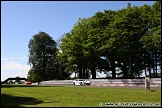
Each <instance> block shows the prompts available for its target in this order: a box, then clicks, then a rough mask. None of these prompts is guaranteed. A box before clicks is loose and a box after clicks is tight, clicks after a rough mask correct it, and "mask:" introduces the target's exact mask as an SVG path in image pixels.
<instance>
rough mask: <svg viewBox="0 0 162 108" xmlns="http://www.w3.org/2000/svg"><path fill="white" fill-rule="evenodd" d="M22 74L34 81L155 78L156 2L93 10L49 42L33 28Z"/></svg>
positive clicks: (158, 61) (157, 54)
mask: <svg viewBox="0 0 162 108" xmlns="http://www.w3.org/2000/svg"><path fill="white" fill-rule="evenodd" d="M28 47H29V52H30V54H29V64H32V68H31V69H30V70H29V72H28V78H29V79H34V80H37V81H38V80H40V81H41V80H51V79H66V78H69V75H70V74H71V73H76V74H77V75H78V76H77V77H78V78H90V76H91V75H92V79H95V78H96V75H97V73H101V72H104V73H105V74H106V75H107V77H109V78H118V77H121V78H135V77H140V76H141V75H142V74H144V75H145V76H149V77H159V76H161V75H160V73H159V72H158V70H159V69H160V71H161V1H156V2H155V3H154V4H153V5H152V6H150V5H146V4H144V5H143V6H139V7H138V6H131V4H130V3H128V5H127V7H126V8H123V9H120V10H117V11H113V10H104V12H96V13H95V15H93V16H92V17H89V18H79V19H78V21H77V22H76V23H75V24H74V26H73V28H72V30H71V31H70V32H68V33H65V34H64V35H63V36H62V37H61V38H60V39H59V40H58V42H55V41H54V40H53V39H52V37H50V36H49V35H48V34H47V33H45V32H39V33H38V34H36V35H34V36H33V39H31V40H30V42H29V46H28Z"/></svg>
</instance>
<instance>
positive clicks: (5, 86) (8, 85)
mask: <svg viewBox="0 0 162 108" xmlns="http://www.w3.org/2000/svg"><path fill="white" fill-rule="evenodd" d="M11 87H64V86H56V85H55V86H48V85H15V84H13V85H11V84H5V85H3V84H1V88H11Z"/></svg>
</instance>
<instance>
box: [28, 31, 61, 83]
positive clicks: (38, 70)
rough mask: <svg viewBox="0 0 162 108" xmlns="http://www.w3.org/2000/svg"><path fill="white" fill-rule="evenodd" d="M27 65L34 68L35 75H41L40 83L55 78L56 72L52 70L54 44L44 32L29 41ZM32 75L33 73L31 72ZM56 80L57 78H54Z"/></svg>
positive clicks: (55, 50)
mask: <svg viewBox="0 0 162 108" xmlns="http://www.w3.org/2000/svg"><path fill="white" fill-rule="evenodd" d="M28 48H29V62H28V63H29V64H30V65H32V67H33V68H34V70H32V71H34V74H35V75H41V79H39V80H41V81H46V80H49V79H53V78H54V77H53V76H57V73H58V70H57V71H55V70H54V65H53V64H54V61H55V59H56V52H57V51H58V49H57V47H56V42H55V41H54V40H53V39H52V37H51V36H49V35H48V34H47V33H45V32H39V33H38V34H35V35H34V36H33V38H32V39H30V41H29V44H28ZM29 72H30V71H29ZM31 73H33V72H31ZM55 78H57V77H55Z"/></svg>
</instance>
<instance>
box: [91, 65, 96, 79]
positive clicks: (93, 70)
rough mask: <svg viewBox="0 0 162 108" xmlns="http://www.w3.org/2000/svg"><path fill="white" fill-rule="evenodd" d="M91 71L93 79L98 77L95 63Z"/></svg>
mask: <svg viewBox="0 0 162 108" xmlns="http://www.w3.org/2000/svg"><path fill="white" fill-rule="evenodd" d="M91 73H92V79H96V71H95V66H94V64H92V68H91Z"/></svg>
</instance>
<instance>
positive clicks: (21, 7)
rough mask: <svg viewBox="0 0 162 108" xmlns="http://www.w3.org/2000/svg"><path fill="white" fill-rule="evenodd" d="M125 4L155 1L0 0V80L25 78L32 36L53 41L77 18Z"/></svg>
mask: <svg viewBox="0 0 162 108" xmlns="http://www.w3.org/2000/svg"><path fill="white" fill-rule="evenodd" d="M128 2H130V3H131V6H134V5H135V6H142V5H144V4H147V5H153V4H154V2H155V1H1V81H4V80H5V79H7V78H9V77H17V76H19V77H25V78H27V74H28V71H29V70H30V68H31V67H30V65H28V55H29V49H28V44H29V41H30V39H32V37H33V35H35V34H38V33H39V32H40V31H42V32H46V33H47V34H49V36H51V37H52V38H53V40H55V41H56V42H57V40H58V39H59V38H61V36H62V35H63V34H64V33H67V32H70V31H71V29H72V28H73V26H74V24H75V23H76V22H77V21H78V19H79V18H89V17H91V16H93V15H95V13H96V12H98V11H100V12H104V10H119V9H122V8H126V7H127V4H128ZM99 76H100V77H103V76H105V75H99Z"/></svg>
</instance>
